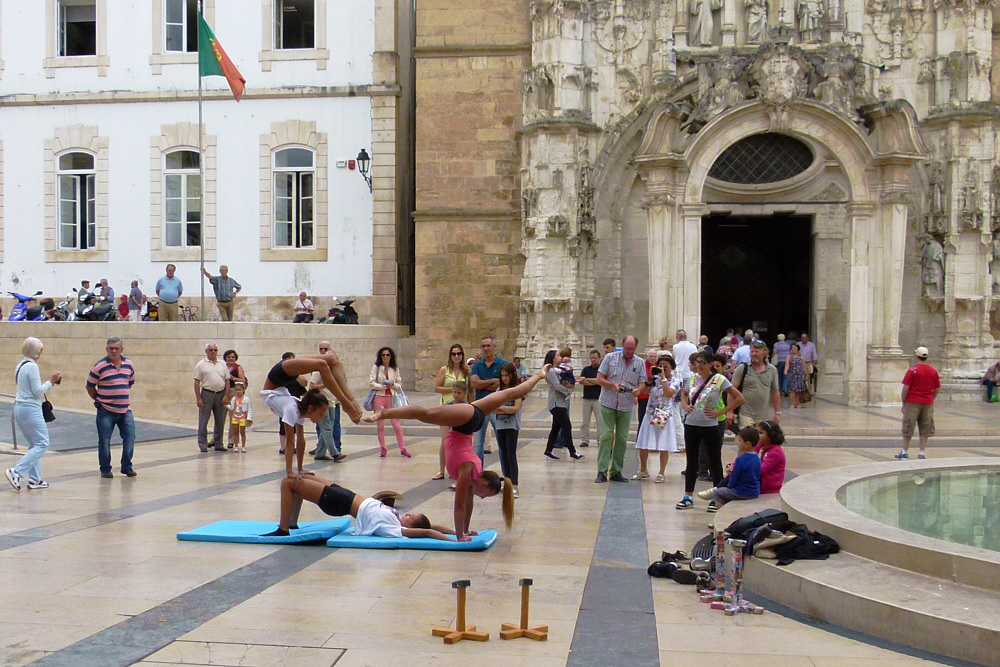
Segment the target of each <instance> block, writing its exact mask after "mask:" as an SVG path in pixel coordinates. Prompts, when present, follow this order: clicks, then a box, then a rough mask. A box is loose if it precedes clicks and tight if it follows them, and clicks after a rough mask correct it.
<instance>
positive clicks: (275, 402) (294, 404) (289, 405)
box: [260, 387, 306, 426]
mask: <svg viewBox="0 0 1000 667" xmlns="http://www.w3.org/2000/svg"><path fill="white" fill-rule="evenodd" d="M260 400H261V402H263V403H264V405H265V406H266V407H267V409H268V410H270V411H271V412H273V413H274V414H275V415H276V416H277V417H279V418H280V419H281V421H283V422H285V423H286V424H288V425H289V426H295V425H296V424H305V423H306V418H305V417H302V416H301V415H299V402H298V401H297V400H295V397H294V396H292V395H291V394H289V393H288V389H286V388H285V387H278V388H277V389H262V390H261V392H260Z"/></svg>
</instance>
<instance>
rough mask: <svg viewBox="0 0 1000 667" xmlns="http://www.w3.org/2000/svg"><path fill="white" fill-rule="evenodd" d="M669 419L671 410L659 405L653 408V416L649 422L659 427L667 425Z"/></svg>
mask: <svg viewBox="0 0 1000 667" xmlns="http://www.w3.org/2000/svg"><path fill="white" fill-rule="evenodd" d="M669 419H670V412H668V411H667V409H666V408H664V407H659V408H656V410H653V417H652V418H651V419H650V420H649V423H650V424H652V425H653V426H655V427H657V428H663V427H665V426H666V425H667V421H668V420H669Z"/></svg>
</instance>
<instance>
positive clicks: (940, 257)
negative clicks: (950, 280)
mask: <svg viewBox="0 0 1000 667" xmlns="http://www.w3.org/2000/svg"><path fill="white" fill-rule="evenodd" d="M924 239H925V240H924V247H923V250H921V251H920V277H921V280H922V281H923V284H924V296H926V297H930V298H938V297H942V296H944V246H942V245H941V243H940V242H939V241H938V240H937V239H936V238H934V237H933V236H931V235H930V234H927V235H925V236H924Z"/></svg>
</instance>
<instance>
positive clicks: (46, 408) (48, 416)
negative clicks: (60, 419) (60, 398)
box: [42, 394, 56, 422]
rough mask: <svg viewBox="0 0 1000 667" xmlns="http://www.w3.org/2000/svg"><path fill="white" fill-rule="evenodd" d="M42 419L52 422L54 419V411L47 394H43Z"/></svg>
mask: <svg viewBox="0 0 1000 667" xmlns="http://www.w3.org/2000/svg"><path fill="white" fill-rule="evenodd" d="M42 419H44V420H45V421H46V422H54V421H55V420H56V413H55V411H54V410H53V409H52V404H51V403H49V395H48V394H45V400H44V401H42Z"/></svg>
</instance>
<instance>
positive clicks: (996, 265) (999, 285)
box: [990, 235, 1000, 295]
mask: <svg viewBox="0 0 1000 667" xmlns="http://www.w3.org/2000/svg"><path fill="white" fill-rule="evenodd" d="M990 249H991V253H992V257H991V258H990V276H992V278H993V293H994V294H998V295H1000V236H996V235H994V236H993V243H992V245H991V246H990Z"/></svg>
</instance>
